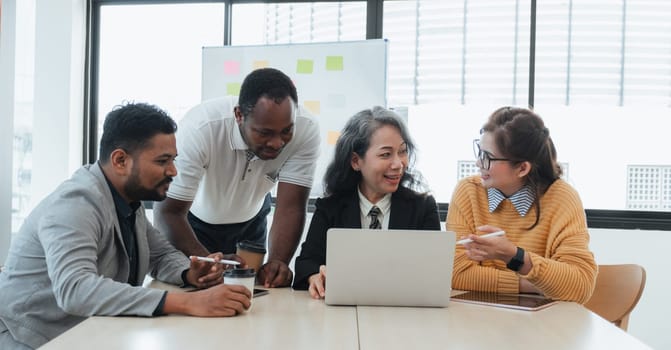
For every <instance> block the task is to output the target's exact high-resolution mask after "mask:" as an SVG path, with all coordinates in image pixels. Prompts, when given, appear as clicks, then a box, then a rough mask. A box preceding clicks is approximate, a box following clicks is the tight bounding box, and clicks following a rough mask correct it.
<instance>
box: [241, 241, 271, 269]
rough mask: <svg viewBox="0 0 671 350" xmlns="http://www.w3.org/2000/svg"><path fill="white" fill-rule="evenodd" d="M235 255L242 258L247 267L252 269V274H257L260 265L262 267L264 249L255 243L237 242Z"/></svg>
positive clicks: (264, 254)
mask: <svg viewBox="0 0 671 350" xmlns="http://www.w3.org/2000/svg"><path fill="white" fill-rule="evenodd" d="M235 254H237V255H238V256H239V257H241V258H243V259H244V260H245V262H246V263H247V266H249V267H250V268H252V269H254V272H256V273H257V274H258V273H259V269H260V268H261V265H263V259H264V258H265V256H266V247H265V246H264V245H263V244H259V243H255V242H250V241H242V242H238V244H237V251H236V253H235Z"/></svg>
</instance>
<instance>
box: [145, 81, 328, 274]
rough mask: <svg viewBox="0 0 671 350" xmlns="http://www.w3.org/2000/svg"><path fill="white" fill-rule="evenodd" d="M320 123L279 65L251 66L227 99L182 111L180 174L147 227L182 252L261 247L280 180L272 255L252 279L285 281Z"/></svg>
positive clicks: (301, 222) (307, 190) (300, 227)
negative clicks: (234, 93) (249, 245)
mask: <svg viewBox="0 0 671 350" xmlns="http://www.w3.org/2000/svg"><path fill="white" fill-rule="evenodd" d="M319 144H320V138H319V127H318V125H317V123H316V121H315V120H314V119H312V118H311V117H310V116H309V115H308V114H307V113H306V112H305V110H304V109H302V108H300V107H298V97H297V94H296V88H295V86H294V85H293V82H292V81H291V79H290V78H289V77H288V76H286V75H285V74H284V73H282V72H280V71H279V70H276V69H272V68H263V69H258V70H255V71H253V72H252V73H250V74H249V75H248V76H247V77H246V78H245V80H244V81H243V83H242V86H241V88H240V96H239V99H238V101H237V103H236V101H235V99H234V98H232V97H224V98H217V99H213V100H209V101H205V102H203V103H201V104H200V105H197V106H196V107H194V108H192V109H191V110H190V111H188V112H187V113H186V115H185V116H184V119H182V121H181V122H180V125H179V129H178V132H177V150H178V153H179V156H178V157H177V159H176V165H177V169H178V170H179V171H178V175H177V176H176V177H175V178H174V181H173V183H172V184H171V186H170V190H169V192H168V198H166V200H165V201H163V202H161V203H157V204H155V206H154V224H155V225H156V226H157V227H158V228H159V229H160V230H161V232H164V233H165V234H166V235H167V237H168V239H169V240H170V241H171V242H172V244H173V245H175V247H177V249H179V250H181V251H182V252H184V254H186V255H200V256H206V255H207V254H209V253H210V252H218V251H220V252H223V253H224V254H229V253H235V250H236V244H237V243H238V242H240V241H252V242H256V243H259V244H263V245H265V243H266V232H267V229H266V225H267V222H266V216H267V215H268V213H269V212H270V191H271V190H272V189H273V187H274V186H275V184H277V192H276V193H277V194H276V203H275V213H274V219H273V224H272V227H271V229H270V235H269V237H268V247H269V255H268V259H267V262H266V264H265V265H263V267H262V268H261V269H260V271H259V276H258V281H259V282H261V283H263V284H264V285H265V286H266V287H282V286H288V285H289V284H290V283H291V280H292V278H293V273H292V272H291V270H290V269H289V267H288V263H289V261H290V260H291V258H292V257H293V255H294V252H295V251H296V247H297V246H298V243H299V240H300V237H301V234H302V232H303V226H304V224H305V214H306V206H307V200H308V197H309V194H310V187H311V186H312V180H313V177H314V171H315V165H316V161H317V157H318V156H319Z"/></svg>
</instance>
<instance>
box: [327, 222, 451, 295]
mask: <svg viewBox="0 0 671 350" xmlns="http://www.w3.org/2000/svg"><path fill="white" fill-rule="evenodd" d="M455 240H456V234H455V233H454V232H445V231H420V230H369V229H342V228H332V229H329V230H328V232H327V233H326V304H329V305H379V306H433V307H445V306H447V304H448V303H449V302H450V292H451V286H452V266H453V264H454V246H455Z"/></svg>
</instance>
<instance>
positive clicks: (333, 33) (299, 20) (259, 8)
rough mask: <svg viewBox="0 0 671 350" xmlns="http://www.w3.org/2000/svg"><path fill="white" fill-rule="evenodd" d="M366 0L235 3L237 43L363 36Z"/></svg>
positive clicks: (280, 42) (273, 42)
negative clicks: (345, 0) (352, 0)
mask: <svg viewBox="0 0 671 350" xmlns="http://www.w3.org/2000/svg"><path fill="white" fill-rule="evenodd" d="M365 38H366V3H365V2H364V1H357V2H322V3H319V2H313V3H281V4H279V3H276V4H235V5H233V28H232V43H233V45H266V44H286V43H311V42H329V41H348V40H363V39H365Z"/></svg>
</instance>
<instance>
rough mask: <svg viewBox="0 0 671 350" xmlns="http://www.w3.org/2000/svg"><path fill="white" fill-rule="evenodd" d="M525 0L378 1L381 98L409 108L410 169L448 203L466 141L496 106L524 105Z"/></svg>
mask: <svg viewBox="0 0 671 350" xmlns="http://www.w3.org/2000/svg"><path fill="white" fill-rule="evenodd" d="M529 4H530V2H529V1H511V0H508V1H491V2H488V1H473V2H465V1H421V0H420V1H386V2H385V4H384V5H385V6H384V18H383V19H384V24H383V29H384V37H385V38H387V39H388V40H389V61H388V62H389V63H388V68H387V70H388V74H387V78H388V86H387V93H388V97H387V99H388V101H389V106H390V107H397V106H409V108H408V124H409V127H410V130H411V132H412V135H413V137H414V139H415V142H416V143H417V145H418V148H419V154H418V162H417V165H416V167H417V169H419V170H420V171H421V172H422V174H423V175H424V177H425V179H426V181H427V183H428V185H429V187H430V188H431V190H432V191H433V194H434V195H435V197H436V200H437V201H439V202H449V201H450V199H451V198H450V197H451V193H452V190H453V189H454V187H455V186H456V183H457V181H458V180H459V176H461V175H462V174H464V169H463V166H464V164H468V162H471V161H473V154H472V153H473V152H472V150H471V148H470V145H471V142H472V140H473V139H474V138H476V137H477V136H478V135H479V133H478V131H479V130H480V128H481V126H482V124H483V123H484V122H485V119H486V118H487V116H488V115H489V114H490V113H491V112H492V111H493V110H494V109H495V108H496V107H498V106H501V105H526V103H527V99H528V97H527V92H528V80H529V78H528V77H529V74H528V71H529V68H528V67H529V66H528V62H529V21H530V20H529V18H530V16H529V11H530V10H529V9H530V5H529Z"/></svg>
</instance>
